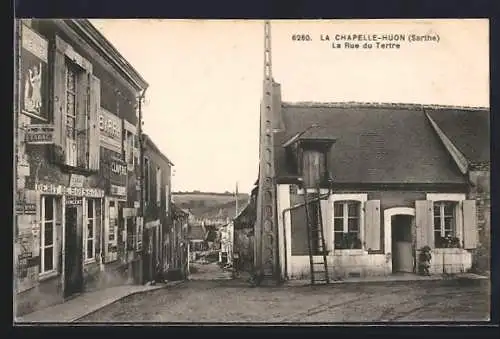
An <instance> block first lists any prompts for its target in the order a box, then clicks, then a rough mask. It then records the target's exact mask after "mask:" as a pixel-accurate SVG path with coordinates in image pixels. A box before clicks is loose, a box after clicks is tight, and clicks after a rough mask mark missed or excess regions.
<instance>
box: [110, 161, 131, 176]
mask: <svg viewBox="0 0 500 339" xmlns="http://www.w3.org/2000/svg"><path fill="white" fill-rule="evenodd" d="M111 172H112V173H114V174H116V175H119V176H127V165H125V164H124V163H123V162H122V161H121V160H116V159H112V160H111Z"/></svg>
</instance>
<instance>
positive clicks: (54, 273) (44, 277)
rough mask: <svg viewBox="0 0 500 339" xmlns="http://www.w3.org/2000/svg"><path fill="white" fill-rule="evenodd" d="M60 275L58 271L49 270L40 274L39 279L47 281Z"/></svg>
mask: <svg viewBox="0 0 500 339" xmlns="http://www.w3.org/2000/svg"><path fill="white" fill-rule="evenodd" d="M58 275H59V272H57V271H49V272H43V273H39V274H38V281H46V280H49V279H52V278H55V277H57V276H58Z"/></svg>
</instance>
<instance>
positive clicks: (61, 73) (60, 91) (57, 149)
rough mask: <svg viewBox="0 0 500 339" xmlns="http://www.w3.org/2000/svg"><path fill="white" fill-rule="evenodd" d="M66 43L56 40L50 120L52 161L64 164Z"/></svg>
mask: <svg viewBox="0 0 500 339" xmlns="http://www.w3.org/2000/svg"><path fill="white" fill-rule="evenodd" d="M67 46H68V45H67V44H66V42H64V41H63V40H61V39H60V38H59V37H57V38H56V43H55V50H54V64H53V65H54V69H53V76H54V90H53V92H52V119H53V122H54V130H55V131H54V161H55V162H56V163H64V161H65V158H64V152H65V150H66V122H65V119H64V116H65V112H66V96H65V91H66V57H65V51H66V48H67Z"/></svg>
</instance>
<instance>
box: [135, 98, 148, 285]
mask: <svg viewBox="0 0 500 339" xmlns="http://www.w3.org/2000/svg"><path fill="white" fill-rule="evenodd" d="M146 90H147V88H146V89H144V90H143V91H142V94H141V95H140V96H139V98H138V101H139V102H138V110H139V127H138V129H137V133H138V139H139V168H140V176H139V191H140V199H139V204H140V205H139V206H140V207H139V218H138V220H137V222H140V223H142V227H141V231H142V250H141V252H142V272H141V279H140V280H141V281H142V283H143V284H144V283H146V279H145V277H144V265H149V263H148V262H147V261H146V260H145V259H146V258H147V257H148V256H145V253H147V247H146V246H145V244H146V241H147V240H148V239H147V237H144V234H145V232H144V199H145V189H144V185H145V183H144V140H143V134H142V124H143V120H142V100H144V97H145V95H146ZM136 236H137V237H138V236H139V234H137V235H136Z"/></svg>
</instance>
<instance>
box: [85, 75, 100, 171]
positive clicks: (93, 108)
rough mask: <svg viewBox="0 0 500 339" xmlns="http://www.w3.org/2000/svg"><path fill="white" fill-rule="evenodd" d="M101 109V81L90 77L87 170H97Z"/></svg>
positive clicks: (92, 76)
mask: <svg viewBox="0 0 500 339" xmlns="http://www.w3.org/2000/svg"><path fill="white" fill-rule="evenodd" d="M100 107H101V81H100V80H99V78H97V77H96V76H94V75H91V76H90V109H89V123H88V142H89V166H88V168H89V170H93V171H98V170H99V159H100V148H101V145H100V142H99V109H100Z"/></svg>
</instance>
